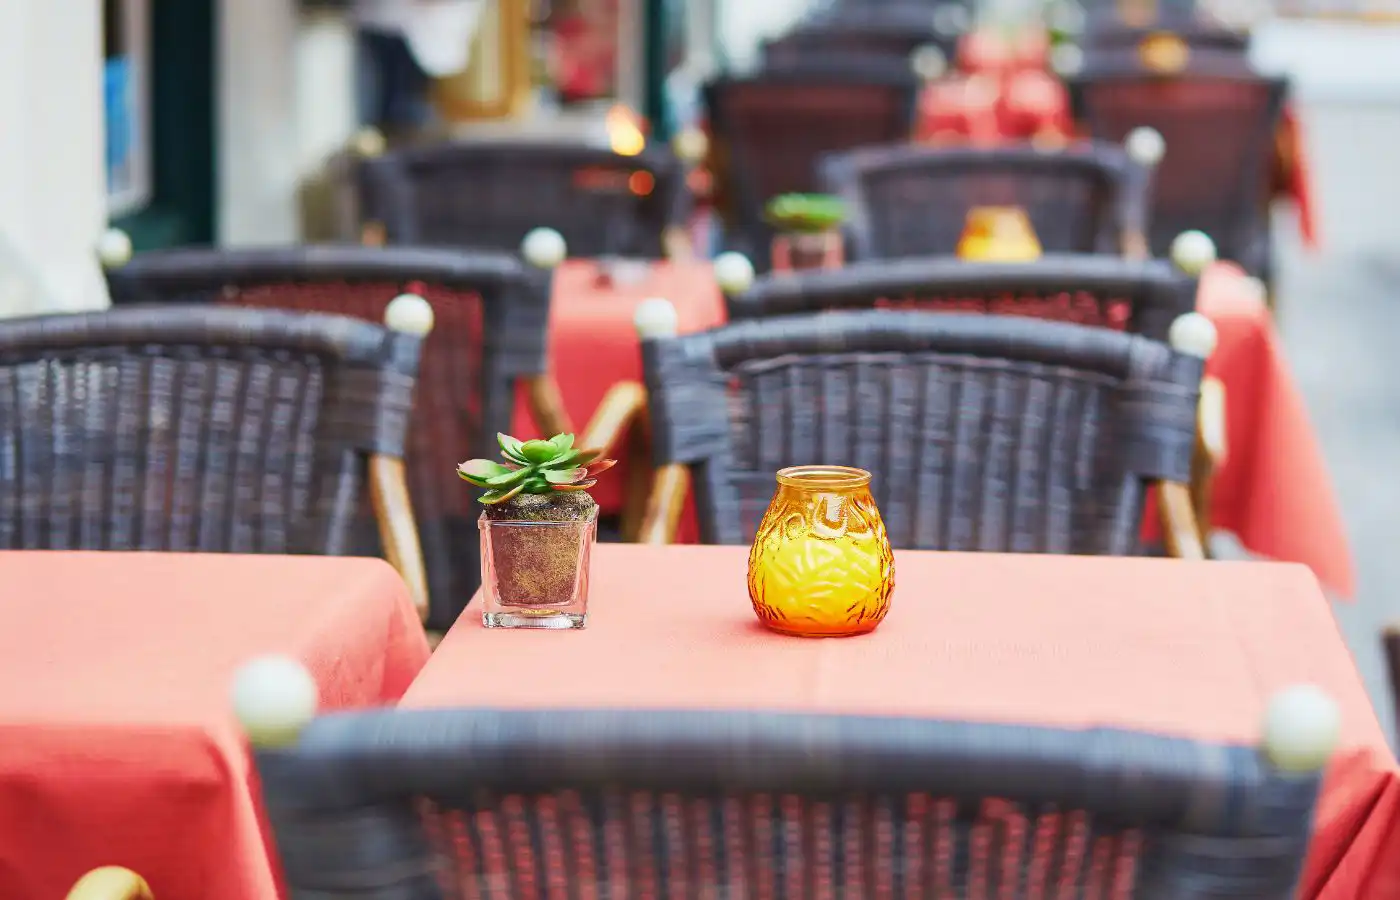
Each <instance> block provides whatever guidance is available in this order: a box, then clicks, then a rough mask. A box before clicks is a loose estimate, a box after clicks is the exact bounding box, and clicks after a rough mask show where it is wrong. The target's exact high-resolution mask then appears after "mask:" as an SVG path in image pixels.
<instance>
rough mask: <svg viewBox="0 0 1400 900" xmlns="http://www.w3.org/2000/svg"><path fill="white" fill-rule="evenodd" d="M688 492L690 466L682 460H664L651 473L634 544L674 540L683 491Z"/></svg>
mask: <svg viewBox="0 0 1400 900" xmlns="http://www.w3.org/2000/svg"><path fill="white" fill-rule="evenodd" d="M689 492H690V469H689V468H688V467H687V466H685V465H684V464H682V463H668V464H667V465H664V466H662V467H661V468H659V469H657V470H656V472H655V474H653V475H652V481H651V496H650V497H648V498H647V509H646V515H645V516H644V517H643V519H642V525H641V529H640V531H639V533H638V535H637V541H638V543H642V544H670V543H672V542H674V541H675V539H676V529H677V528H678V527H679V526H680V522H681V513H682V512H683V511H684V510H685V498H686V494H688V493H689Z"/></svg>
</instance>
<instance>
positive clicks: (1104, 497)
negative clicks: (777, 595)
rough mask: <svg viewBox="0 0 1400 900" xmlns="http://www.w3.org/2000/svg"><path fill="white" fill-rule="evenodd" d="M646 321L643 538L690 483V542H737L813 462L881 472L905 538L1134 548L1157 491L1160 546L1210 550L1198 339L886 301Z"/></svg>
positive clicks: (663, 533)
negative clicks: (801, 311)
mask: <svg viewBox="0 0 1400 900" xmlns="http://www.w3.org/2000/svg"><path fill="white" fill-rule="evenodd" d="M804 277H805V276H804ZM1193 315H1194V314H1193ZM659 320H660V317H658V322H657V325H660V321H659ZM639 330H641V331H642V333H643V335H644V337H645V338H646V339H645V340H644V342H643V345H642V358H643V369H644V373H645V380H646V387H647V391H648V394H649V400H650V409H651V422H652V435H653V441H654V460H655V462H656V466H657V470H656V474H655V482H654V486H653V491H652V497H651V501H650V505H649V507H648V515H647V520H646V522H645V523H644V525H643V529H642V538H643V540H644V541H645V542H649V543H667V542H669V541H670V540H671V539H672V537H673V535H674V534H675V526H676V523H677V521H678V520H679V516H680V512H681V508H682V507H683V505H684V502H685V499H686V494H687V492H688V489H689V487H688V486H689V483H690V482H691V481H692V480H693V483H694V493H695V508H696V513H697V518H698V523H699V529H700V537H701V540H702V541H704V542H706V543H717V544H743V543H748V542H750V541H752V540H753V536H754V533H755V531H756V529H757V526H758V523H759V521H760V519H761V518H762V516H763V513H764V510H765V509H766V508H767V506H768V502H769V500H770V499H771V497H772V495H773V490H774V482H773V475H772V473H773V472H774V471H776V470H778V469H781V468H783V467H785V466H790V465H797V464H800V463H801V461H802V460H808V459H813V458H817V459H822V460H827V461H830V463H831V464H839V465H850V466H856V467H858V468H863V469H866V470H867V471H871V472H874V473H876V475H875V477H874V479H873V480H872V482H871V492H872V494H873V495H874V497H875V500H876V503H877V505H878V506H879V508H880V510H881V513H882V515H883V518H884V521H885V525H886V528H887V530H888V533H889V537H890V543H891V544H892V545H893V546H895V547H898V548H918V549H938V550H986V551H1006V552H1021V553H1033V552H1041V553H1044V552H1052V553H1075V554H1089V555H1097V554H1108V555H1127V554H1135V553H1138V552H1141V550H1142V545H1141V540H1140V538H1141V535H1140V527H1141V523H1142V517H1143V510H1144V507H1143V502H1144V498H1145V495H1146V489H1147V486H1148V484H1149V483H1155V484H1156V485H1157V487H1158V496H1159V498H1161V502H1160V511H1161V513H1162V516H1163V520H1164V521H1163V532H1164V536H1165V538H1166V541H1167V548H1168V551H1169V552H1170V553H1172V554H1173V555H1180V556H1186V557H1191V558H1199V557H1201V556H1202V555H1203V550H1202V549H1201V546H1200V533H1199V530H1198V527H1197V524H1196V521H1195V514H1194V511H1193V508H1192V505H1191V499H1190V492H1189V489H1188V487H1187V486H1186V485H1187V483H1188V482H1189V481H1190V478H1191V462H1192V456H1193V452H1194V442H1195V437H1196V415H1197V399H1198V396H1199V391H1200V385H1201V372H1202V366H1203V359H1204V357H1205V356H1208V355H1209V349H1206V350H1205V352H1204V353H1199V354H1198V348H1195V347H1190V348H1186V349H1189V350H1191V351H1192V352H1190V353H1186V352H1177V351H1175V350H1173V349H1172V348H1170V347H1168V346H1167V345H1166V344H1163V343H1161V342H1159V341H1153V340H1149V339H1147V338H1144V337H1140V336H1136V335H1128V334H1122V333H1119V332H1115V331H1111V330H1109V329H1106V328H1086V327H1083V326H1078V325H1071V324H1066V323H1062V322H1048V321H1040V320H1034V319H1029V318H1022V317H1018V316H986V315H980V316H960V315H952V314H929V313H924V312H907V311H905V312H893V311H882V310H865V311H859V312H845V311H841V312H827V313H821V314H817V315H808V316H778V317H774V318H768V319H763V320H755V321H741V322H738V323H735V324H733V325H730V326H727V327H725V328H720V329H716V330H713V331H709V332H704V333H700V334H692V335H684V336H680V337H674V336H670V337H667V336H664V331H663V329H662V328H661V327H652V323H650V322H648V321H645V320H643V321H641V322H640V323H639ZM1197 354H1198V355H1197Z"/></svg>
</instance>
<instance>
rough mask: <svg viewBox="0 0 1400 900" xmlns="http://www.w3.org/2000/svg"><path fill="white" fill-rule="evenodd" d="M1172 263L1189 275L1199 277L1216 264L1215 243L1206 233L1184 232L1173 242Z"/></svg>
mask: <svg viewBox="0 0 1400 900" xmlns="http://www.w3.org/2000/svg"><path fill="white" fill-rule="evenodd" d="M1171 256H1172V262H1174V263H1176V267H1177V268H1178V269H1180V270H1181V271H1183V272H1185V273H1186V274H1187V275H1199V274H1201V273H1202V272H1204V271H1205V270H1206V267H1207V266H1209V265H1210V264H1211V263H1213V262H1215V241H1212V240H1211V239H1210V236H1209V235H1207V234H1206V233H1205V232H1204V231H1183V232H1182V233H1181V234H1178V235H1177V236H1176V240H1174V241H1172V250H1171Z"/></svg>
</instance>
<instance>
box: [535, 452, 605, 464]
mask: <svg viewBox="0 0 1400 900" xmlns="http://www.w3.org/2000/svg"><path fill="white" fill-rule="evenodd" d="M600 453H601V451H599V450H565V451H564V452H563V453H561V454H559V455H558V456H556V457H554V459H551V460H550V461H549V462H546V463H542V464H541V466H542V468H545V469H571V468H573V467H574V466H582V465H587V464H588V463H591V462H592V461H593V460H595V459H597V458H598V456H599V454H600Z"/></svg>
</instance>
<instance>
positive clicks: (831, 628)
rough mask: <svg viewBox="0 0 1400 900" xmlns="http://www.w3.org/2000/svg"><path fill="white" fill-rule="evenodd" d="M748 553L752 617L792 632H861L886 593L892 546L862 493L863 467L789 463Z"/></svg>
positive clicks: (875, 618) (866, 487) (879, 612)
mask: <svg viewBox="0 0 1400 900" xmlns="http://www.w3.org/2000/svg"><path fill="white" fill-rule="evenodd" d="M777 477H778V490H777V491H776V492H775V493H774V494H773V500H772V502H771V503H769V505H768V511H767V512H766V513H765V514H764V516H763V521H762V522H761V523H760V524H759V527H758V533H757V534H756V535H755V536H754V541H753V549H752V550H751V551H750V552H749V599H750V600H752V601H753V610H754V613H756V614H757V615H758V618H759V621H761V622H762V623H763V624H764V625H767V626H768V627H769V628H772V629H773V630H774V631H780V632H782V633H784V634H791V635H797V636H799V637H844V636H847V635H855V634H864V633H866V632H868V631H872V630H874V628H875V627H876V626H877V625H879V624H880V622H881V620H883V619H884V618H885V614H886V613H888V612H889V609H890V597H891V596H892V595H893V594H894V553H893V552H892V551H891V550H890V540H889V537H888V535H886V534H885V523H884V520H883V519H881V518H880V511H879V510H878V509H876V507H875V498H874V497H872V496H871V495H870V473H869V472H866V471H865V470H863V469H853V468H848V467H846V466H793V467H791V468H787V469H782V470H780V471H779V472H778V476H777Z"/></svg>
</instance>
